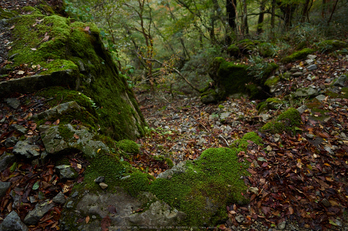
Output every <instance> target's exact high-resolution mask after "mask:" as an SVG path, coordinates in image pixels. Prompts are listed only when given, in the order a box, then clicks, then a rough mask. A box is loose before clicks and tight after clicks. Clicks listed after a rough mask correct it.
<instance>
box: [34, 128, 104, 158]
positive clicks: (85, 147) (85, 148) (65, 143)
mask: <svg viewBox="0 0 348 231" xmlns="http://www.w3.org/2000/svg"><path fill="white" fill-rule="evenodd" d="M59 126H63V127H64V130H69V131H70V134H60V132H59ZM59 126H47V125H41V126H40V127H39V130H40V132H41V137H42V142H43V143H44V145H45V148H46V152H47V153H48V154H53V155H55V154H58V153H61V152H62V151H64V150H66V149H77V150H80V151H82V152H83V153H84V154H85V155H87V156H89V157H95V156H97V152H98V150H99V149H100V150H99V151H103V152H107V153H108V152H110V150H109V148H108V147H107V146H106V145H105V144H104V143H103V142H101V141H95V140H93V137H94V136H95V134H94V133H90V132H89V131H88V129H87V128H86V127H83V126H81V128H80V129H79V130H76V129H75V128H74V127H73V126H72V125H71V124H64V125H59ZM74 135H75V136H74ZM76 137H78V139H76Z"/></svg>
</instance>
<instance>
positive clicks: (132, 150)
mask: <svg viewBox="0 0 348 231" xmlns="http://www.w3.org/2000/svg"><path fill="white" fill-rule="evenodd" d="M117 147H118V148H120V149H121V150H122V151H123V152H126V153H129V154H138V153H140V149H139V144H137V143H135V142H134V141H133V140H120V141H118V142H117Z"/></svg>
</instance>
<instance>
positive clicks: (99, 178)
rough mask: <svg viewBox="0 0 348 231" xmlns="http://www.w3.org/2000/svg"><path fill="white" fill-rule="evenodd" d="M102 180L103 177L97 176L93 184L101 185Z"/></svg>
mask: <svg viewBox="0 0 348 231" xmlns="http://www.w3.org/2000/svg"><path fill="white" fill-rule="evenodd" d="M104 180H105V177H103V176H98V177H97V178H95V179H94V182H95V183H97V184H99V183H101V182H104Z"/></svg>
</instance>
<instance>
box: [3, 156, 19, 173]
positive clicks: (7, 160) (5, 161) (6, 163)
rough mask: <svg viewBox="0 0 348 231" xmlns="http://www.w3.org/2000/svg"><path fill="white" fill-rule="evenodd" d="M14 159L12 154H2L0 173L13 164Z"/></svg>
mask: <svg viewBox="0 0 348 231" xmlns="http://www.w3.org/2000/svg"><path fill="white" fill-rule="evenodd" d="M15 160H16V157H15V156H14V155H13V154H12V153H4V154H2V155H1V156H0V172H2V171H4V170H5V169H6V168H7V167H8V166H9V165H11V164H13V163H14V162H15Z"/></svg>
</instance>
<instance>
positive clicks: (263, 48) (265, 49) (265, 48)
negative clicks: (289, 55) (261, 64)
mask: <svg viewBox="0 0 348 231" xmlns="http://www.w3.org/2000/svg"><path fill="white" fill-rule="evenodd" d="M257 50H258V52H259V54H260V55H261V56H263V57H273V56H275V55H276V54H277V51H278V48H277V45H276V44H274V43H266V42H263V43H260V44H259V45H257Z"/></svg>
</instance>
